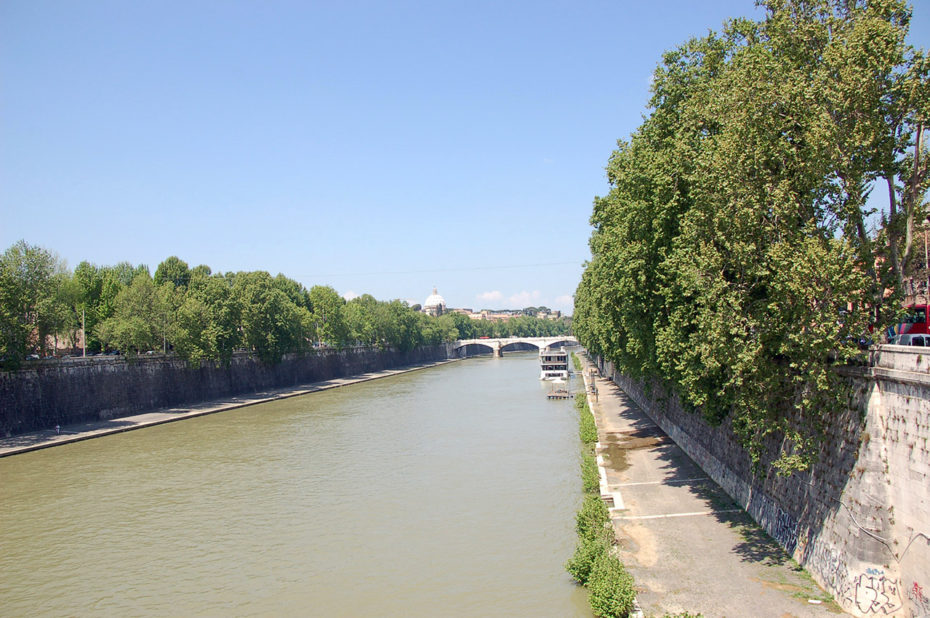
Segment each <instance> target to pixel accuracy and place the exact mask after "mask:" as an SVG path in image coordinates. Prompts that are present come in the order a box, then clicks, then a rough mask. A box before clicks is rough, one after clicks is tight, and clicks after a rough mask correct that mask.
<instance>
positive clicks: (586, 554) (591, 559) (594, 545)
mask: <svg viewBox="0 0 930 618" xmlns="http://www.w3.org/2000/svg"><path fill="white" fill-rule="evenodd" d="M606 553H607V544H606V543H604V542H603V540H601V539H597V540H595V539H580V541H579V543H578V547H576V548H575V555H574V556H572V557H571V559H570V560H569V561H568V562H566V563H565V570H566V571H568V572H569V574H571V576H572V577H573V578H574V579H575V581H576V582H578V583H579V584H582V585H584V584H587V583H588V578H589V577H590V575H591V569H593V568H594V563H595V561H596V560H597V558H598V556H600V555H601V554H606Z"/></svg>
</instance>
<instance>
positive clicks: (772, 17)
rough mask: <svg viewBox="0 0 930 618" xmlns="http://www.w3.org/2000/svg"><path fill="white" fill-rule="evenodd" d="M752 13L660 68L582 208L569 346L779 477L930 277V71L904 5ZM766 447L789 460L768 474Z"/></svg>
mask: <svg viewBox="0 0 930 618" xmlns="http://www.w3.org/2000/svg"><path fill="white" fill-rule="evenodd" d="M761 5H762V6H763V7H764V8H765V13H766V14H765V17H764V19H762V20H760V21H758V22H756V21H751V20H748V19H734V20H731V21H729V22H728V23H726V24H725V26H724V28H723V30H722V32H720V33H714V32H711V33H709V34H708V35H707V36H704V37H702V38H696V39H693V40H690V41H688V42H686V43H684V44H683V45H681V46H680V47H678V48H677V49H674V50H671V51H669V52H667V53H666V54H665V55H664V56H663V58H662V60H661V63H660V64H659V66H658V68H657V69H656V71H655V74H654V80H653V87H652V93H653V96H652V99H651V101H650V103H649V112H648V115H647V117H646V118H645V120H644V122H643V124H642V125H641V126H640V127H639V128H638V129H637V130H636V131H635V132H634V134H633V135H632V136H631V137H630V138H629V139H628V140H624V141H620V142H619V143H618V147H617V149H616V150H615V151H614V152H613V154H612V155H611V157H610V160H609V162H608V166H607V175H608V179H609V181H610V187H611V188H610V192H609V193H608V194H607V195H606V196H604V197H598V198H596V199H595V202H594V212H593V215H592V217H591V223H592V225H593V227H594V231H593V234H592V236H591V239H590V246H591V253H592V257H591V260H590V262H589V263H588V264H587V265H586V269H585V271H584V275H583V278H582V281H581V283H580V285H579V286H578V289H577V292H576V297H575V327H574V328H575V333H576V335H577V336H578V338H579V339H580V340H581V341H582V343H583V344H584V345H585V346H586V347H587V348H588V349H589V350H590V351H592V352H594V353H596V354H599V355H602V356H603V357H605V358H607V359H609V360H610V361H612V362H613V363H615V364H616V366H617V367H618V368H619V369H621V370H622V371H623V372H625V373H627V374H629V375H632V376H633V377H637V378H643V379H647V380H659V381H661V382H662V383H664V384H665V385H666V386H667V387H669V388H670V389H671V390H673V391H674V392H675V393H677V394H678V395H679V397H680V398H681V400H682V401H683V402H684V403H685V405H686V406H689V407H691V408H693V409H694V410H695V412H697V413H700V414H702V415H703V416H704V418H706V419H707V420H708V421H709V422H711V423H715V424H716V423H721V422H729V423H730V424H731V426H732V428H733V430H734V432H735V433H736V435H737V436H738V437H739V439H740V441H741V443H742V444H743V445H744V446H745V447H746V448H747V449H748V450H749V452H750V455H751V456H752V459H753V462H754V464H755V465H756V467H757V469H759V468H760V466H763V464H764V465H765V466H766V467H767V466H768V465H769V464H771V465H772V466H774V468H775V469H776V470H779V471H781V472H783V473H787V472H790V471H792V470H796V469H804V468H806V467H807V466H808V465H809V463H810V461H811V457H812V456H813V453H814V452H815V450H816V449H815V446H816V442H817V439H818V427H819V424H820V421H821V419H823V418H824V416H825V415H829V414H831V412H832V411H834V410H836V409H837V408H838V406H843V405H845V404H846V403H847V402H848V398H847V393H846V391H845V390H844V382H843V380H842V379H841V377H840V376H839V375H838V374H837V372H836V371H834V370H833V366H835V365H836V364H842V363H846V362H847V361H850V360H851V359H853V358H854V357H855V356H856V355H857V354H859V353H860V352H859V350H858V348H857V345H856V344H857V342H859V341H860V340H863V339H867V338H868V337H870V336H873V335H870V328H871V329H873V330H872V331H871V332H872V333H874V336H875V337H877V336H878V335H880V334H881V332H882V328H883V326H885V325H887V324H889V323H890V322H892V321H893V320H894V319H895V318H896V317H897V316H898V315H899V314H900V306H901V303H900V290H901V289H902V288H903V285H902V283H903V282H904V281H905V280H906V279H907V278H908V277H909V275H910V274H911V272H912V271H913V270H914V269H915V268H918V267H920V266H922V264H919V262H922V261H923V252H922V251H921V252H920V253H919V254H918V253H917V251H916V249H917V246H916V242H915V234H916V232H917V231H918V226H920V225H922V224H923V222H924V221H925V217H926V214H927V212H926V204H925V202H924V197H925V194H926V190H927V186H928V180H930V179H928V173H927V172H928V162H930V158H928V155H930V153H928V152H927V147H926V137H927V122H928V120H930V85H928V72H930V63H928V61H927V58H926V57H925V54H924V52H923V51H921V50H915V49H913V48H911V47H909V46H908V45H907V44H906V42H905V37H906V35H907V32H908V25H909V19H910V9H909V7H908V5H907V4H906V3H905V2H902V1H899V0H869V1H866V0H804V1H802V0H764V1H763V2H761ZM871 192H876V193H882V194H884V195H886V196H887V197H886V198H885V199H886V200H887V201H889V202H890V207H889V209H888V211H887V212H875V211H874V210H873V209H872V208H870V206H869V202H868V197H869V195H870V193H871ZM921 248H922V247H921ZM767 436H777V437H781V438H783V441H782V442H781V444H782V450H781V452H780V453H778V454H776V455H773V456H771V459H770V460H766V461H763V459H765V458H764V457H763V449H762V444H763V442H764V440H766V438H767Z"/></svg>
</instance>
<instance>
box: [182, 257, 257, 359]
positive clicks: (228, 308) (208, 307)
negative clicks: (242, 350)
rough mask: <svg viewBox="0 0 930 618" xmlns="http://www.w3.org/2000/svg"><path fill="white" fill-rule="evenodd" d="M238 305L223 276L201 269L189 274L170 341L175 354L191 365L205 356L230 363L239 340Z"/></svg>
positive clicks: (239, 310)
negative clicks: (188, 282) (196, 272)
mask: <svg viewBox="0 0 930 618" xmlns="http://www.w3.org/2000/svg"><path fill="white" fill-rule="evenodd" d="M241 313H242V312H241V306H240V304H239V303H238V302H237V299H236V298H235V296H234V295H233V292H232V289H231V288H230V286H229V285H228V283H227V282H226V281H225V279H224V278H223V277H222V276H215V277H211V276H208V275H204V273H203V272H201V273H200V274H198V275H193V276H192V277H191V282H190V286H189V288H188V291H187V295H186V296H185V297H184V300H183V302H182V304H181V306H180V307H179V308H178V311H177V327H176V329H175V332H174V337H173V343H174V349H175V352H177V354H178V355H179V356H180V357H181V358H183V359H185V360H186V361H188V362H189V363H190V364H191V365H193V366H199V365H200V363H201V362H203V361H205V360H216V361H220V362H222V363H224V364H229V362H230V359H231V358H232V355H233V352H234V351H235V349H236V347H238V346H239V344H240V335H239V323H240V319H241Z"/></svg>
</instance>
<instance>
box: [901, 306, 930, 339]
mask: <svg viewBox="0 0 930 618" xmlns="http://www.w3.org/2000/svg"><path fill="white" fill-rule="evenodd" d="M927 309H928V306H927V305H908V306H907V307H905V310H907V315H905V316H904V319H903V320H902V321H901V322H898V323H897V324H896V325H895V326H894V334H895V335H904V334H911V335H921V334H923V335H925V334H927V333H928V332H930V331H928V330H927Z"/></svg>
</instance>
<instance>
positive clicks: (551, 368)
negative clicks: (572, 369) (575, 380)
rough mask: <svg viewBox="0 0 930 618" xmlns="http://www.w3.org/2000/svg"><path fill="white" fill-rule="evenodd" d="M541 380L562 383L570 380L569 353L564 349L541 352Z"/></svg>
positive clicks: (543, 350)
mask: <svg viewBox="0 0 930 618" xmlns="http://www.w3.org/2000/svg"><path fill="white" fill-rule="evenodd" d="M539 379H540V380H551V381H558V380H561V381H562V382H564V381H566V380H568V352H567V351H566V350H565V348H564V347H562V348H559V349H558V350H550V349H542V350H540V351H539Z"/></svg>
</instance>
